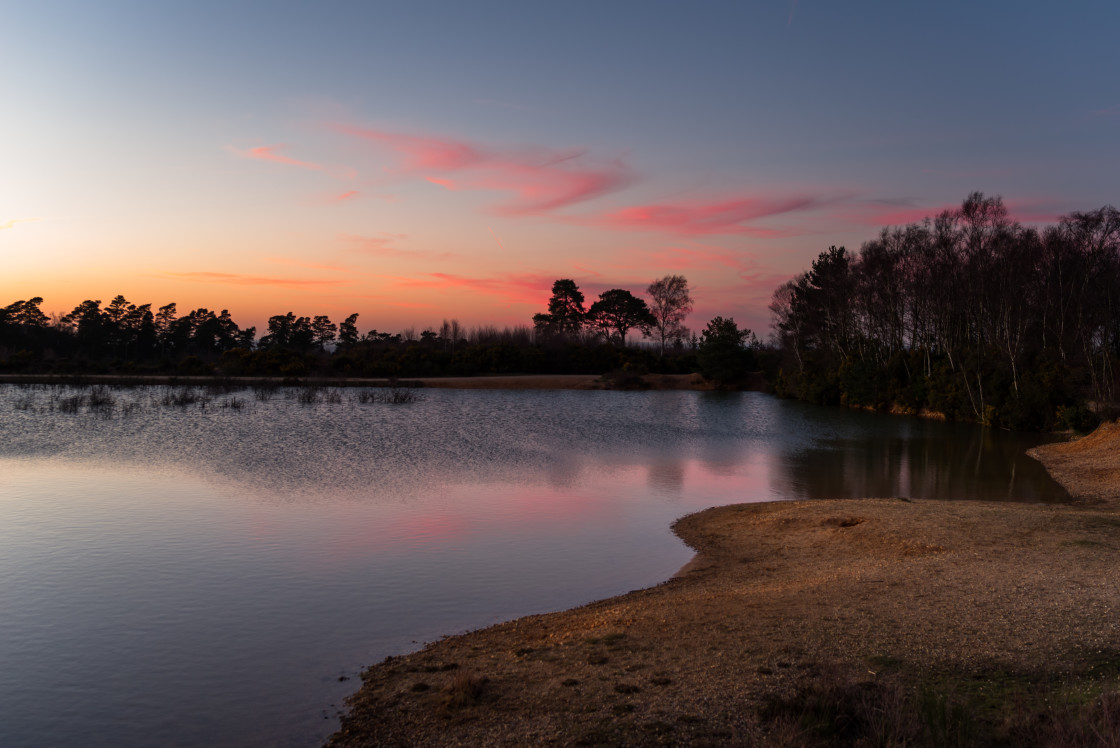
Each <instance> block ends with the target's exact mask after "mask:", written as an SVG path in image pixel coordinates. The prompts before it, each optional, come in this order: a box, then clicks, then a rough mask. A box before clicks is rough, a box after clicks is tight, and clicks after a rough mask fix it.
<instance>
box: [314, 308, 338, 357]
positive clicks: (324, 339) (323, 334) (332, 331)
mask: <svg viewBox="0 0 1120 748" xmlns="http://www.w3.org/2000/svg"><path fill="white" fill-rule="evenodd" d="M337 333H338V325H336V324H335V323H333V322H331V320H330V318H329V317H326V316H324V315H319V316H317V317H315V319H313V320H312V321H311V335H312V339H313V340H314V342H315V345H317V346H319V350H326V348H327V346H329V345H330V344H331V343H333V342H334V341H335V338H336V337H337Z"/></svg>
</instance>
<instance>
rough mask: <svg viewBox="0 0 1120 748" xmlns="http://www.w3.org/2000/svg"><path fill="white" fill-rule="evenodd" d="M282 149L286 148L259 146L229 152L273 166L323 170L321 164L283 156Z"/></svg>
mask: <svg viewBox="0 0 1120 748" xmlns="http://www.w3.org/2000/svg"><path fill="white" fill-rule="evenodd" d="M283 148H287V146H286V145H284V144H283V143H281V144H278V145H259V146H257V147H255V148H250V149H248V150H245V151H242V150H239V149H237V148H230V150H231V151H233V152H234V153H236V154H237V155H239V156H244V157H245V158H252V159H257V160H259V161H271V162H273V163H275V164H285V165H286V166H298V167H300V168H302V169H311V170H312V171H322V170H323V167H322V165H321V164H316V163H313V162H311V161H300V160H298V159H294V158H291V157H290V156H285V155H284V154H282V153H280V150H281V149H283Z"/></svg>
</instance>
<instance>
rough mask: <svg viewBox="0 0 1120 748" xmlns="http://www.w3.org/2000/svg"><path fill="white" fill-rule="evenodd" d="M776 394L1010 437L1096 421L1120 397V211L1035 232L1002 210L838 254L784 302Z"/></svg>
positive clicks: (777, 332) (1072, 218) (832, 252)
mask: <svg viewBox="0 0 1120 748" xmlns="http://www.w3.org/2000/svg"><path fill="white" fill-rule="evenodd" d="M770 309H771V311H772V313H773V317H774V324H773V330H774V335H773V341H774V345H775V347H776V349H777V350H776V355H777V357H778V358H777V361H776V362H775V368H776V369H777V370H776V371H775V372H774V377H773V379H774V386H775V388H776V389H777V391H778V392H779V393H782V394H787V395H791V396H795V397H799V398H802V399H805V400H809V401H812V402H819V403H843V404H847V405H853V406H863V407H873V408H887V407H896V408H900V409H902V410H905V411H911V412H914V411H921V410H929V411H934V412H937V413H942V414H945V415H946V416H947V417H950V418H955V419H961V420H975V421H979V422H982V423H988V424H993V425H998V426H1004V427H1007V428H1015V429H1044V428H1052V427H1065V426H1081V427H1085V426H1087V425H1091V421H1092V420H1094V416H1093V413H1092V412H1090V408H1088V407H1086V406H1087V405H1091V406H1093V407H1095V408H1096V409H1097V410H1098V411H1099V410H1101V409H1102V408H1107V407H1109V406H1110V404H1111V403H1114V402H1115V400H1116V394H1117V375H1116V361H1117V357H1118V356H1120V212H1118V211H1117V210H1116V209H1115V208H1112V207H1111V206H1106V207H1103V208H1101V209H1099V210H1095V211H1090V212H1083V213H1082V212H1075V213H1071V214H1069V215H1067V216H1064V217H1063V218H1061V219H1060V220H1059V221H1058V222H1057V224H1054V225H1049V226H1045V227H1042V228H1035V227H1027V226H1023V225H1021V224H1019V223H1017V222H1015V221H1013V220H1012V219H1011V218H1010V216H1009V214H1008V211H1007V208H1006V206H1005V205H1004V204H1003V201H1002V200H1001V199H1000V198H998V197H985V196H984V195H983V194H981V193H973V194H971V195H969V196H968V198H967V199H966V200H965V201H964V202H963V204H962V205H961V206H960V208H956V209H952V210H946V211H943V212H942V213H941V214H940V215H938V216H936V217H934V218H927V219H926V220H924V221H921V222H918V223H912V224H909V225H905V226H898V227H891V228H884V229H883V230H882V231H881V233H880V234H879V236H878V237H877V238H876V239H874V240H872V241H869V242H866V243H864V244H863V246H862V247H861V248H860V250H859V252H856V253H850V252H848V251H847V250H846V249H845V248H844V247H835V246H834V247H830V248H829V249H828V250H827V251H825V252H822V253H821V254H820V256H819V257H818V258H817V259H816V260H815V261H814V262H813V263H812V266H811V268H810V269H809V270H807V271H806V272H804V273H802V274H800V275H799V276H797V277H796V278H794V279H793V280H791V281H789V282H788V283H786V284H784V285H783V286H781V287H780V288H778V289H777V291H776V292H775V293H774V296H773V301H772V303H771V305H770Z"/></svg>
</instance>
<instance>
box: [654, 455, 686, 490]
mask: <svg viewBox="0 0 1120 748" xmlns="http://www.w3.org/2000/svg"><path fill="white" fill-rule="evenodd" d="M647 482H648V484H649V487H650V488H652V489H653V490H655V491H657V492H658V493H661V494H663V495H666V496H679V495H680V493H681V492H682V491H683V490H684V462H682V461H681V460H672V459H660V460H654V461H653V462H651V463H650V465H649V471H648V473H647Z"/></svg>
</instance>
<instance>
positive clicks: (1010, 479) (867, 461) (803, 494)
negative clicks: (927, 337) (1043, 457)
mask: <svg viewBox="0 0 1120 748" xmlns="http://www.w3.org/2000/svg"><path fill="white" fill-rule="evenodd" d="M907 430H908V431H909V432H910V433H909V434H906V435H889V436H888V435H877V436H874V437H864V438H856V439H852V438H844V439H833V440H828V441H824V442H822V443H820V444H819V445H816V446H814V447H810V448H806V449H801V450H797V451H791V452H788V453H786V454H785V455H784V456H783V457H782V458H781V459H780V460H779V464H778V465H777V466H776V467H778V468H779V469H778V470H776V471H775V473H774V478H773V480H774V483H775V485H774V489H775V490H776V491H777V492H779V493H780V494H782V495H784V496H788V497H789V498H791V499H792V498H797V499H816V498H856V497H893V496H901V497H907V498H923V499H984V500H988V501H996V500H1013V501H1062V500H1065V499H1067V498H1068V495H1067V494H1066V493H1065V492H1064V491H1063V490H1062V489H1061V488H1060V487H1059V486H1058V485H1057V484H1056V483H1054V482H1053V481H1052V480H1050V479H1049V477H1048V476H1047V475H1046V471H1045V470H1044V469H1043V468H1042V466H1041V465H1040V464H1039V463H1038V462H1036V461H1035V460H1032V459H1031V458H1029V457H1027V456H1026V454H1025V453H1026V450H1027V449H1029V448H1030V447H1031V446H1034V445H1035V444H1038V443H1040V440H1039V439H1038V438H1037V437H1029V436H1026V435H1020V434H1009V433H1006V432H996V431H993V430H991V429H985V428H983V427H978V426H972V425H969V424H944V423H937V422H929V423H925V424H916V425H915V426H914V428H911V429H907Z"/></svg>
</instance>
